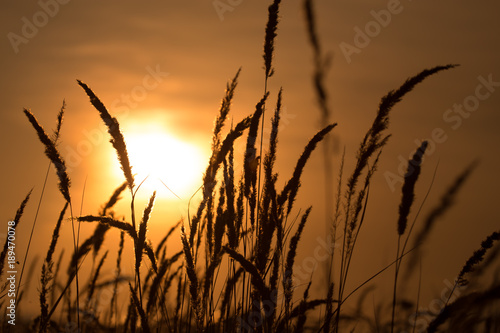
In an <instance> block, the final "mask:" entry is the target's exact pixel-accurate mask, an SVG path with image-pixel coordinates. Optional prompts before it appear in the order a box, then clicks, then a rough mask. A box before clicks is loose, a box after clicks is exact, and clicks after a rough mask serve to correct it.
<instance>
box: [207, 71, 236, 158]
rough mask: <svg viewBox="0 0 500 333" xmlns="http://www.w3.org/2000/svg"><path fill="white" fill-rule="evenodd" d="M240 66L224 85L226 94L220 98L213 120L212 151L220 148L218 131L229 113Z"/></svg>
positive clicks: (219, 131)
mask: <svg viewBox="0 0 500 333" xmlns="http://www.w3.org/2000/svg"><path fill="white" fill-rule="evenodd" d="M240 72H241V68H239V69H238V71H237V72H236V75H235V76H234V78H233V79H232V80H231V83H228V84H227V87H226V95H225V96H224V98H223V99H222V103H221V106H220V110H219V115H218V116H217V119H216V120H215V125H214V130H213V135H212V151H218V150H219V148H220V133H221V131H222V128H223V127H224V123H225V122H226V119H227V115H228V114H229V110H230V109H231V102H232V100H233V96H234V92H235V90H236V86H237V85H238V77H239V75H240Z"/></svg>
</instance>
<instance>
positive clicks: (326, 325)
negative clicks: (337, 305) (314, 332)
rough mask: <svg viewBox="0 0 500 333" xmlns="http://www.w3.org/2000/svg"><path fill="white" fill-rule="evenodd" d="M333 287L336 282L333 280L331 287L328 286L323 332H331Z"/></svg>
mask: <svg viewBox="0 0 500 333" xmlns="http://www.w3.org/2000/svg"><path fill="white" fill-rule="evenodd" d="M333 287H334V283H333V282H331V283H330V285H329V287H328V294H327V296H326V311H325V316H324V318H325V319H324V322H323V332H324V333H329V332H330V324H331V321H332V315H333Z"/></svg>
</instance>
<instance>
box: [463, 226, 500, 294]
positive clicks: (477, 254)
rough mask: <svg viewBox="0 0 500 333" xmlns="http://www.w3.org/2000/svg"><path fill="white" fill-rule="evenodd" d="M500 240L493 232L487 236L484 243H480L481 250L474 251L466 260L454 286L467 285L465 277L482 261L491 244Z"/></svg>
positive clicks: (497, 233) (499, 234)
mask: <svg viewBox="0 0 500 333" xmlns="http://www.w3.org/2000/svg"><path fill="white" fill-rule="evenodd" d="M498 240H500V232H497V231H495V232H493V233H492V234H491V235H489V236H488V237H487V238H486V239H485V240H484V241H482V243H481V248H480V249H479V250H476V251H474V254H473V255H472V256H471V257H470V258H469V259H467V261H466V262H465V265H464V266H463V267H462V270H461V271H460V273H459V274H458V277H457V280H456V281H457V282H456V284H457V285H459V286H465V285H467V284H468V283H469V281H468V280H467V279H466V277H465V275H467V274H468V273H471V272H473V271H474V269H475V266H477V265H478V264H479V263H481V261H483V258H484V255H485V254H486V251H488V249H490V248H492V247H493V243H494V242H495V241H498Z"/></svg>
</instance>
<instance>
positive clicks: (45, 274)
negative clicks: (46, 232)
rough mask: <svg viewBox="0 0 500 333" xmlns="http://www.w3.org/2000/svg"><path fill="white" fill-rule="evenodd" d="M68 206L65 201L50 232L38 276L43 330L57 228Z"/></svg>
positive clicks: (47, 307) (57, 235)
mask: <svg viewBox="0 0 500 333" xmlns="http://www.w3.org/2000/svg"><path fill="white" fill-rule="evenodd" d="M67 208H68V202H66V203H65V205H64V207H63V209H62V210H61V213H60V214H59V218H58V219H57V223H56V226H55V228H54V231H53V232H52V240H51V241H50V246H49V249H48V251H47V256H46V257H45V261H44V262H43V264H42V273H41V277H40V284H41V288H40V297H39V298H40V309H41V310H40V328H42V327H45V330H46V329H47V328H48V327H47V325H45V322H46V320H47V315H48V313H49V312H48V309H49V305H48V304H47V294H48V293H49V291H50V290H51V289H52V288H53V287H50V286H49V283H50V281H51V280H52V279H53V276H52V267H53V265H54V262H53V260H52V256H53V255H54V251H55V249H56V244H57V240H58V238H59V229H60V228H61V223H62V220H63V218H64V214H65V213H66V209H67Z"/></svg>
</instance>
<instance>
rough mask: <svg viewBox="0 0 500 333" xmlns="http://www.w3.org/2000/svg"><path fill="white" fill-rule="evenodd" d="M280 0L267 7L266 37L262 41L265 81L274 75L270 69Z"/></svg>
mask: <svg viewBox="0 0 500 333" xmlns="http://www.w3.org/2000/svg"><path fill="white" fill-rule="evenodd" d="M280 2H281V1H280V0H274V1H273V3H272V4H271V5H270V6H269V8H268V12H269V16H268V20H267V24H266V37H265V39H264V65H265V71H266V80H267V78H269V77H271V76H272V75H273V73H274V69H273V68H272V62H273V52H274V39H275V38H276V36H277V34H276V30H277V29H278V13H279V6H280Z"/></svg>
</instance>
